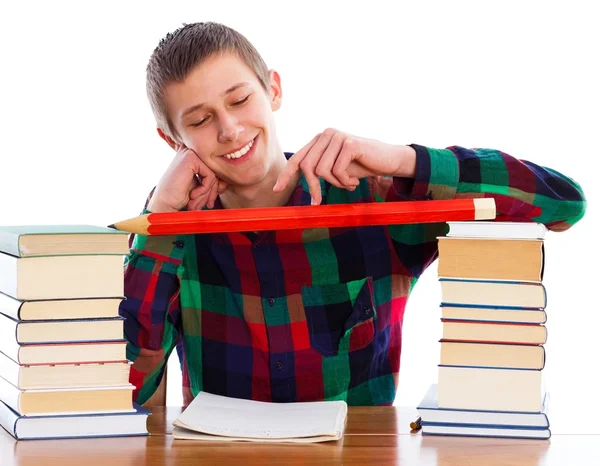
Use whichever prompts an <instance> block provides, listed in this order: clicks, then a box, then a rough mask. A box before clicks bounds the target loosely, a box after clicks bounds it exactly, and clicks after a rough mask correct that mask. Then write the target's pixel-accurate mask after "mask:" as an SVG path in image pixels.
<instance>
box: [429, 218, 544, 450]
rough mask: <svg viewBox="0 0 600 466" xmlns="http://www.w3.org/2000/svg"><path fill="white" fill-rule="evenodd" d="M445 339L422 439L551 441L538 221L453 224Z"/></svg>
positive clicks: (443, 253)
mask: <svg viewBox="0 0 600 466" xmlns="http://www.w3.org/2000/svg"><path fill="white" fill-rule="evenodd" d="M448 225H449V232H448V235H447V236H445V237H440V238H439V239H438V245H439V262H438V277H439V281H440V284H441V295H442V304H441V309H442V319H441V320H442V329H443V330H442V332H443V335H442V339H441V340H440V347H441V348H440V364H439V367H438V381H437V384H433V385H431V387H430V388H429V390H428V392H427V393H426V395H425V397H424V398H423V400H422V401H421V403H420V405H419V406H418V407H417V409H418V411H419V414H420V416H421V424H422V428H423V434H425V435H427V434H437V435H461V436H482V437H513V438H535V439H547V438H549V437H550V429H549V427H550V426H549V422H548V416H547V409H548V401H549V399H548V394H547V391H546V387H545V383H544V379H543V377H542V375H543V374H542V372H543V371H542V369H543V368H544V365H545V351H544V346H543V345H544V344H545V343H546V339H547V331H546V325H545V323H546V312H545V308H546V290H545V287H544V285H543V284H542V279H543V273H544V237H545V234H546V232H547V229H546V227H545V226H544V225H542V224H538V223H518V222H476V221H473V222H448Z"/></svg>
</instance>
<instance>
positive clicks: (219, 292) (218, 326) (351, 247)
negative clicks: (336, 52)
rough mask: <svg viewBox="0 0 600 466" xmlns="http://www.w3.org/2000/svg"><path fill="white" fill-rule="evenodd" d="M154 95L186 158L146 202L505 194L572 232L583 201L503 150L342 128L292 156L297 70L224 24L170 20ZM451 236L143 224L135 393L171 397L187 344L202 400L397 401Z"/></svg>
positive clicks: (501, 206)
mask: <svg viewBox="0 0 600 466" xmlns="http://www.w3.org/2000/svg"><path fill="white" fill-rule="evenodd" d="M147 91H148V97H149V100H150V104H151V107H152V110H153V112H154V115H155V118H156V122H157V127H158V133H159V135H160V137H161V138H163V139H164V140H165V141H166V142H167V143H168V144H169V145H170V146H171V147H172V148H173V150H174V153H175V156H174V158H173V161H172V162H171V164H170V166H169V167H168V169H167V170H166V172H165V174H164V176H163V177H162V179H161V180H160V181H159V182H158V184H157V185H156V187H155V189H154V190H153V191H152V193H151V195H150V197H149V198H148V200H147V203H146V206H145V208H144V210H143V212H144V213H146V212H168V211H177V210H182V209H188V210H199V209H204V208H215V209H231V208H234V209H239V208H248V207H268V206H290V205H293V206H297V205H310V204H346V203H357V202H361V203H365V202H402V201H406V200H428V199H453V198H461V197H471V198H473V197H493V198H494V199H495V201H496V207H497V214H498V215H497V220H505V221H506V220H508V221H536V222H541V223H544V224H545V225H546V226H548V228H549V229H551V230H553V231H562V230H565V229H567V228H569V227H570V226H571V225H573V224H574V223H575V222H577V221H578V220H579V219H581V217H582V216H583V215H584V211H585V198H584V196H583V193H582V191H581V189H580V187H579V185H578V184H577V183H576V182H574V181H573V180H571V179H569V178H567V177H566V176H564V175H562V174H560V173H558V172H556V171H554V170H551V169H548V168H544V167H541V166H538V165H536V164H534V163H531V162H528V161H523V160H518V159H517V158H515V157H513V156H510V155H508V154H506V153H503V152H501V151H499V150H493V149H474V150H472V149H466V148H463V147H458V146H453V147H450V148H447V149H433V148H427V147H424V146H421V145H415V144H412V145H397V144H387V143H384V142H381V141H376V140H370V139H365V138H361V137H357V136H351V135H349V134H346V133H344V132H341V131H337V130H333V129H328V130H326V131H324V132H323V133H321V134H319V135H317V136H315V138H313V139H312V140H311V141H310V142H309V143H308V144H307V145H306V146H304V147H303V148H301V149H300V150H299V151H298V152H296V153H295V154H293V155H292V154H291V153H286V152H284V151H283V150H282V148H281V146H280V143H279V141H278V139H277V134H276V130H275V123H274V118H273V112H275V111H276V110H278V109H279V107H280V106H281V101H282V87H281V81H280V77H279V75H278V74H277V72H275V71H273V70H271V71H269V70H268V69H267V67H266V65H265V63H264V62H263V60H262V58H261V57H260V55H259V54H258V52H257V51H256V50H255V49H254V47H253V46H252V45H251V44H250V43H249V42H248V41H247V40H246V38H245V37H244V36H242V35H241V34H239V33H238V32H236V31H234V30H232V29H230V28H228V27H226V26H223V25H220V24H215V23H197V24H189V25H185V26H184V27H182V28H180V29H178V30H177V31H175V32H173V33H170V34H168V35H167V36H166V37H165V38H164V39H163V40H162V41H161V42H160V43H159V45H158V47H157V48H156V49H155V50H154V52H153V54H152V56H151V58H150V61H149V64H148V68H147ZM445 233H446V225H445V224H419V225H391V226H376V227H361V228H331V229H308V230H303V231H296V230H293V231H264V232H245V233H222V234H204V235H187V236H177V237H174V236H157V237H151V236H150V237H147V236H139V235H138V236H135V237H132V243H131V246H132V249H131V253H130V255H129V257H128V259H127V263H126V270H125V281H126V282H125V294H126V297H127V299H126V300H124V301H123V302H122V305H121V307H120V314H121V315H122V316H124V317H125V318H126V321H125V332H126V338H127V339H128V358H129V359H131V360H133V361H134V364H133V367H132V370H131V382H132V383H133V384H135V386H136V390H135V392H134V398H135V400H136V401H137V402H139V403H144V402H145V401H146V400H147V399H148V398H149V397H150V396H151V395H152V394H153V393H154V391H155V390H156V388H157V386H158V385H159V383H160V381H161V379H162V376H163V373H164V368H165V364H166V361H167V359H168V357H169V355H170V354H171V352H172V350H173V349H174V348H175V347H176V346H177V348H178V349H179V350H180V358H181V364H182V370H183V390H184V403H185V404H188V403H189V402H190V401H191V400H192V399H193V397H194V396H195V395H196V394H197V393H198V392H199V391H202V390H204V391H207V392H211V393H216V394H221V395H226V396H231V397H239V398H248V399H254V400H262V401H274V402H289V401H308V400H324V399H328V400H330V399H343V400H346V401H347V402H348V403H349V404H353V405H390V404H392V403H393V401H394V396H395V394H396V389H397V381H398V373H399V368H400V351H401V343H402V321H403V315H404V310H405V307H406V302H407V298H408V296H409V295H410V292H411V290H412V289H413V287H414V285H415V283H416V282H417V280H418V278H419V277H420V276H421V274H422V273H423V271H424V270H425V269H426V268H427V267H428V266H429V265H430V264H431V263H432V262H433V261H434V260H435V259H436V257H437V243H436V237H437V236H439V235H443V234H445Z"/></svg>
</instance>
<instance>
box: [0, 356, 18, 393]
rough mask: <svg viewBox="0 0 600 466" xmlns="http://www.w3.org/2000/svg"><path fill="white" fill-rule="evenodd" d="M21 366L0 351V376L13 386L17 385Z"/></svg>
mask: <svg viewBox="0 0 600 466" xmlns="http://www.w3.org/2000/svg"><path fill="white" fill-rule="evenodd" d="M20 372H21V366H19V364H17V363H16V362H15V361H13V360H12V359H10V358H9V357H8V356H6V355H5V354H4V353H0V376H2V377H4V379H5V380H6V381H8V382H10V383H11V384H12V385H14V386H15V387H19V385H20V383H19V375H20Z"/></svg>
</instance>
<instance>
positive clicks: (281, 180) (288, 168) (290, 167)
mask: <svg viewBox="0 0 600 466" xmlns="http://www.w3.org/2000/svg"><path fill="white" fill-rule="evenodd" d="M319 137H321V134H317V135H316V136H315V137H314V138H313V139H312V140H311V141H310V142H309V143H308V144H306V145H305V146H304V147H303V148H302V149H300V150H299V151H298V152H296V153H295V154H294V155H292V156H291V157H290V158H289V160H288V161H287V164H286V165H285V168H284V169H283V170H282V171H281V173H280V174H279V176H278V177H277V182H276V183H275V186H273V191H275V192H279V191H282V190H283V189H284V188H285V187H286V186H287V184H288V183H289V182H290V179H291V178H292V176H293V175H294V173H296V172H297V171H298V170H299V169H300V162H302V160H303V159H304V157H306V155H307V154H308V152H309V151H310V150H311V149H312V146H314V145H315V143H316V142H317V140H318V139H319Z"/></svg>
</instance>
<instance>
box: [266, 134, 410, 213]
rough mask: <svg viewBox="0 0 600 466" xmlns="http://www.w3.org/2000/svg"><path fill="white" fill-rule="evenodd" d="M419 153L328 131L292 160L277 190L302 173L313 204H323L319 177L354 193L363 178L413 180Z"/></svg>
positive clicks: (284, 171)
mask: <svg viewBox="0 0 600 466" xmlns="http://www.w3.org/2000/svg"><path fill="white" fill-rule="evenodd" d="M415 159H416V154H415V152H414V149H413V148H412V147H409V146H400V145H392V144H386V143H384V142H381V141H376V140H374V139H365V138H360V137H356V136H352V135H350V134H346V133H343V132H341V131H337V130H335V129H327V130H325V131H323V132H322V133H320V134H318V135H317V136H315V137H314V138H313V140H312V141H310V142H309V143H308V144H307V145H305V146H304V147H303V148H302V149H300V150H299V151H298V152H296V153H295V154H294V155H292V156H291V157H290V159H289V160H288V162H287V165H286V167H285V168H284V169H283V171H282V172H281V173H280V174H279V177H278V179H277V182H276V183H275V186H274V188H273V191H276V192H279V191H282V190H283V189H284V188H285V186H286V185H287V184H288V183H289V181H290V179H291V178H292V176H293V175H294V173H296V172H297V171H298V170H301V171H302V172H303V173H304V176H305V178H306V181H307V183H308V187H309V190H310V194H311V197H312V204H313V205H318V204H320V203H321V199H322V197H321V184H320V182H319V177H320V178H323V179H325V180H326V181H328V182H329V183H331V184H332V185H334V186H336V187H338V188H345V189H349V190H354V189H355V188H356V186H358V184H359V178H364V177H367V176H379V175H392V176H405V177H413V176H414V171H415Z"/></svg>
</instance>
